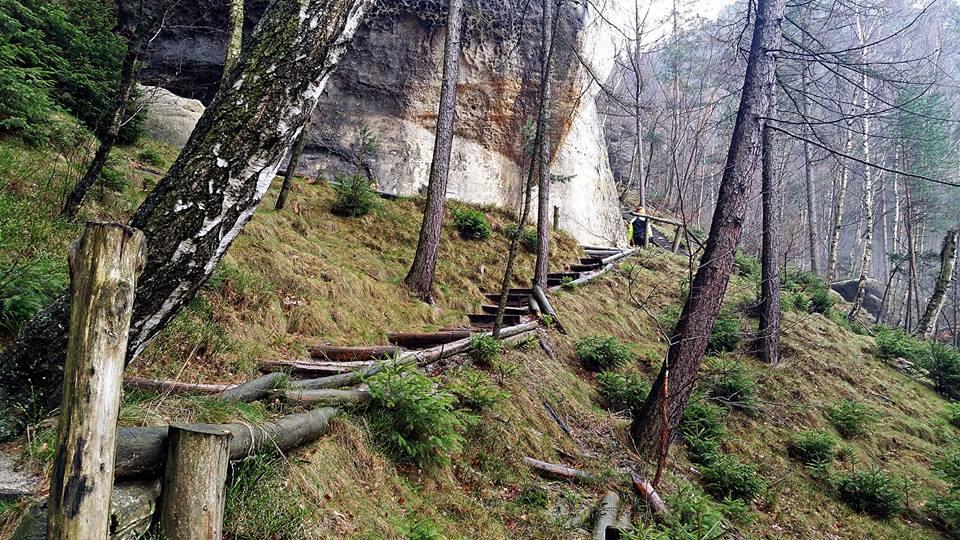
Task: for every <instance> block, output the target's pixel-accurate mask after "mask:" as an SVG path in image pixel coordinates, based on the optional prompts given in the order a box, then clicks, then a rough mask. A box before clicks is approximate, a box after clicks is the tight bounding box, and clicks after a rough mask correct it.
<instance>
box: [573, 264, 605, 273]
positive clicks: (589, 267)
mask: <svg viewBox="0 0 960 540" xmlns="http://www.w3.org/2000/svg"><path fill="white" fill-rule="evenodd" d="M602 267H603V265H602V264H571V265H570V271H571V272H592V271H594V270H599V269H600V268H602Z"/></svg>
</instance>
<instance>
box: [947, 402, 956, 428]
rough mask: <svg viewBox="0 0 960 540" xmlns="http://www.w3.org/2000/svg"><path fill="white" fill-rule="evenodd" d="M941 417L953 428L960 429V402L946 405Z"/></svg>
mask: <svg viewBox="0 0 960 540" xmlns="http://www.w3.org/2000/svg"><path fill="white" fill-rule="evenodd" d="M943 416H944V418H946V420H947V422H950V425H952V426H954V427H960V402H953V403H947V405H946V406H945V407H944V408H943Z"/></svg>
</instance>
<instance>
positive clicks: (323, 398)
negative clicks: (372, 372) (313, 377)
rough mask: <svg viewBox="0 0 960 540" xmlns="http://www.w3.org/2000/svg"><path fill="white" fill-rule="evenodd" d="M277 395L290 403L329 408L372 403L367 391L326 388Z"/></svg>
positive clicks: (291, 391) (290, 391)
mask: <svg viewBox="0 0 960 540" xmlns="http://www.w3.org/2000/svg"><path fill="white" fill-rule="evenodd" d="M276 395H278V396H279V397H281V398H283V400H284V401H287V402H288V403H290V402H292V403H299V404H302V405H314V406H316V405H328V406H355V405H362V404H364V403H367V402H368V401H370V392H369V391H367V390H338V389H335V388H326V389H321V390H286V391H284V392H278V393H277V394H276Z"/></svg>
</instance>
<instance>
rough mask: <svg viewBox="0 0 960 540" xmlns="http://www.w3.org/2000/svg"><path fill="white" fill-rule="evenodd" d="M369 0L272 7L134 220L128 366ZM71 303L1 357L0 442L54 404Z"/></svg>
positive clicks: (226, 237)
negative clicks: (140, 245) (139, 269)
mask: <svg viewBox="0 0 960 540" xmlns="http://www.w3.org/2000/svg"><path fill="white" fill-rule="evenodd" d="M372 3H373V0H276V1H274V2H272V3H271V4H270V8H269V9H268V10H267V12H266V13H265V14H264V16H263V18H262V19H261V21H260V23H259V25H258V28H257V31H256V32H255V33H254V35H253V36H252V37H251V39H250V40H249V42H248V44H247V46H245V47H244V48H243V51H242V52H241V54H240V56H239V58H238V59H237V63H236V65H235V66H234V68H233V69H232V70H231V71H230V73H229V75H228V78H227V79H226V82H225V83H224V84H223V85H222V87H221V90H220V92H219V93H218V94H217V96H216V97H215V98H214V100H213V103H212V104H211V105H210V107H209V108H207V110H206V112H204V114H203V117H201V118H200V121H199V122H198V123H197V126H196V128H195V129H194V131H193V134H192V135H191V136H190V140H189V141H188V142H187V145H186V147H184V149H183V151H182V152H181V154H180V156H179V157H178V158H177V160H176V162H175V163H174V164H173V165H172V166H171V167H170V170H169V172H168V173H167V175H166V176H165V177H164V178H163V179H162V180H161V181H160V183H159V184H158V185H157V187H156V188H155V189H154V190H153V191H152V192H151V193H150V194H149V195H148V196H147V199H146V200H145V201H144V203H143V204H142V205H141V206H140V208H139V209H138V210H137V212H136V215H135V216H134V218H133V221H132V225H133V226H134V227H136V228H138V229H140V230H142V231H143V232H144V234H145V236H146V240H147V250H148V253H149V255H148V259H147V263H146V266H145V268H144V271H143V273H142V274H141V276H140V281H139V283H138V285H137V290H136V302H135V305H134V315H133V320H132V322H131V331H130V341H129V348H128V351H127V360H128V361H129V360H130V359H132V358H134V357H136V356H137V355H138V354H139V353H140V352H141V351H142V350H143V348H144V347H146V345H147V344H148V343H149V342H150V340H151V339H152V338H153V337H154V336H155V335H156V334H157V333H158V332H159V331H160V330H161V329H162V328H163V327H164V325H165V324H166V323H167V321H169V320H170V319H171V317H173V316H174V315H176V314H177V313H178V312H179V311H180V309H181V308H182V307H183V306H184V305H186V303H187V302H189V301H190V300H191V299H192V298H193V297H194V296H195V294H196V292H197V291H198V290H199V288H200V286H201V285H202V284H203V283H204V282H205V281H206V280H207V278H208V277H209V276H210V274H211V272H213V268H214V267H215V266H216V264H217V262H219V261H220V259H221V258H222V257H223V255H224V253H226V251H227V248H228V247H230V244H231V243H232V242H233V240H234V239H235V238H236V237H237V235H238V234H239V233H240V231H241V230H242V229H243V227H244V225H246V223H247V222H248V221H249V220H250V217H251V216H252V215H253V213H254V211H255V210H256V209H257V206H258V205H259V204H260V202H261V200H262V199H263V196H264V194H265V193H266V191H267V188H269V187H270V183H271V181H272V180H273V178H274V175H275V174H276V172H277V169H278V168H279V167H280V162H281V160H282V159H283V158H284V156H285V155H286V154H287V152H288V151H289V150H290V148H291V146H292V145H293V143H294V140H295V139H296V138H297V136H298V135H299V134H300V131H301V129H302V127H303V125H304V124H305V123H306V121H307V119H308V118H309V117H310V114H311V112H312V111H313V109H314V106H315V105H316V103H317V99H318V98H319V96H320V94H321V92H322V91H323V88H324V86H325V84H326V81H327V79H328V77H329V76H330V73H331V72H332V71H333V70H334V68H335V67H336V65H337V62H338V61H339V59H340V57H341V55H342V53H343V52H344V50H345V49H346V47H347V45H348V44H349V42H350V40H351V38H352V36H353V33H354V31H355V29H356V27H357V25H358V24H359V23H360V21H361V19H362V18H363V16H364V15H365V13H366V12H367V10H368V8H369V7H370V5H371V4H372ZM68 303H69V302H68V298H67V297H66V295H64V296H62V297H61V298H59V299H58V300H57V301H55V302H54V303H53V304H52V305H51V306H49V307H48V308H46V309H44V310H43V311H41V312H40V313H39V314H38V315H37V316H36V317H35V318H34V319H33V320H32V321H31V322H29V323H28V324H27V325H25V327H24V328H23V330H22V332H21V334H20V336H19V337H18V339H17V341H16V342H15V343H14V344H13V345H11V346H10V347H9V348H8V349H7V351H6V352H5V353H4V354H3V356H2V357H0V385H2V386H0V409H2V412H4V414H3V415H2V416H0V418H3V420H2V423H0V438H2V437H4V436H9V435H12V434H15V433H17V432H19V431H20V427H21V426H22V423H23V422H22V421H23V418H22V416H20V415H17V414H15V413H16V411H27V410H29V411H41V412H45V411H49V410H52V409H53V408H54V407H55V406H56V405H58V404H59V402H60V382H61V380H62V378H63V360H64V351H65V350H66V336H67V332H66V330H67V321H68V307H69V306H68Z"/></svg>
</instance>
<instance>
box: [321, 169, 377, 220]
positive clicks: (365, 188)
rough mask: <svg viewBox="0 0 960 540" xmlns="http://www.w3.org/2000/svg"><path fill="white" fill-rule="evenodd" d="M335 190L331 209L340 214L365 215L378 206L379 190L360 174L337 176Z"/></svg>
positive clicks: (347, 215)
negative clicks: (375, 189)
mask: <svg viewBox="0 0 960 540" xmlns="http://www.w3.org/2000/svg"><path fill="white" fill-rule="evenodd" d="M333 191H334V200H333V207H332V208H331V211H332V212H333V213H334V214H337V215H338V216H344V217H361V216H365V215H367V214H368V213H370V211H371V210H373V209H374V208H375V207H376V206H377V198H378V195H377V192H376V191H374V189H373V188H372V187H370V182H369V181H368V180H367V179H366V178H364V177H363V176H361V175H359V174H355V175H353V176H337V183H335V184H333Z"/></svg>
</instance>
